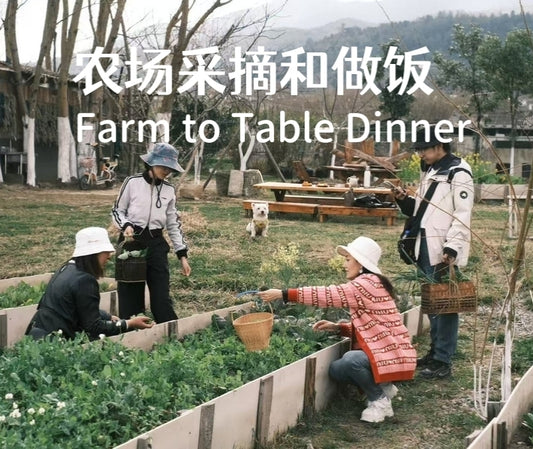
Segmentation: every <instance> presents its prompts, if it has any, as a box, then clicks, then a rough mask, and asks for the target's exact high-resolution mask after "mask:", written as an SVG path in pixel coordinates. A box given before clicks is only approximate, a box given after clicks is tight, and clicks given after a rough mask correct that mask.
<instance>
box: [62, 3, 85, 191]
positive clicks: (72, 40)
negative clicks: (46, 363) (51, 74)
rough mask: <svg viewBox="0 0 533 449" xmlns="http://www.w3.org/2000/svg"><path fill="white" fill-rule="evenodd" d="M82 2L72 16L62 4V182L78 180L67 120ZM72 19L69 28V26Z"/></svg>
mask: <svg viewBox="0 0 533 449" xmlns="http://www.w3.org/2000/svg"><path fill="white" fill-rule="evenodd" d="M82 4H83V0H76V2H75V4H74V8H73V12H72V15H71V16H70V13H69V11H70V8H69V2H68V0H62V5H63V8H62V9H63V18H62V21H61V66H60V69H59V89H58V92H57V144H58V145H57V146H58V152H57V175H58V179H59V180H60V181H62V182H69V181H70V180H71V178H77V177H78V173H77V158H76V143H75V140H74V136H73V135H72V131H71V126H70V120H69V116H68V105H69V103H68V80H69V68H70V61H71V60H72V56H73V54H74V46H75V44H76V37H77V35H78V25H79V21H80V15H81V8H82ZM69 17H70V26H69Z"/></svg>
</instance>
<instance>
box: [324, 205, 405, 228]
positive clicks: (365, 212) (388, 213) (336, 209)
mask: <svg viewBox="0 0 533 449" xmlns="http://www.w3.org/2000/svg"><path fill="white" fill-rule="evenodd" d="M328 215H357V216H360V217H381V218H383V219H385V220H386V221H387V226H392V225H394V220H395V219H396V218H397V217H398V209H397V208H395V207H373V208H366V207H346V206H330V205H323V204H319V205H318V220H319V221H320V222H321V223H323V222H324V221H326V219H327V218H328Z"/></svg>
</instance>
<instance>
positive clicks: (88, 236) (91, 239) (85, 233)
mask: <svg viewBox="0 0 533 449" xmlns="http://www.w3.org/2000/svg"><path fill="white" fill-rule="evenodd" d="M104 251H107V252H114V251H115V247H114V246H113V245H112V244H111V242H110V241H109V236H108V234H107V231H106V230H105V229H104V228H97V227H90V228H84V229H82V230H81V231H78V232H77V233H76V247H75V248H74V254H72V257H80V256H88V255H90V254H98V253H102V252H104Z"/></svg>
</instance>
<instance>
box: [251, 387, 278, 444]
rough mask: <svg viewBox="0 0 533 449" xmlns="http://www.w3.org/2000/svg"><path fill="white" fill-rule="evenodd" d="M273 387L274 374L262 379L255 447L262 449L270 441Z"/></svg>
mask: <svg viewBox="0 0 533 449" xmlns="http://www.w3.org/2000/svg"><path fill="white" fill-rule="evenodd" d="M273 389H274V377H273V376H269V377H267V378H265V379H261V382H260V384H259V401H258V404H257V421H256V426H255V428H256V431H255V449H261V448H263V447H265V445H266V444H267V443H268V429H269V427H270V412H271V410H272V392H273Z"/></svg>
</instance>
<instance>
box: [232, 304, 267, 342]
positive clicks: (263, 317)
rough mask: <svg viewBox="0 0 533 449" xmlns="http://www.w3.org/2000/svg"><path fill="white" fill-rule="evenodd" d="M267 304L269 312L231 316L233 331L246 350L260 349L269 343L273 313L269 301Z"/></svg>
mask: <svg viewBox="0 0 533 449" xmlns="http://www.w3.org/2000/svg"><path fill="white" fill-rule="evenodd" d="M268 305H269V307H270V312H253V313H248V314H246V315H242V316H240V317H239V318H236V319H234V320H233V316H232V321H233V327H234V328H235V332H237V335H238V336H239V338H240V339H241V341H242V342H243V343H244V346H245V347H246V349H247V350H248V351H260V350H261V349H266V348H268V346H269V345H270V336H271V335H272V326H273V325H274V314H273V313H272V306H271V305H270V303H268Z"/></svg>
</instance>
